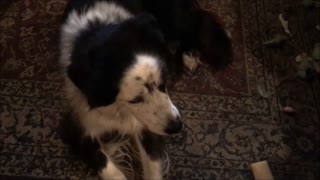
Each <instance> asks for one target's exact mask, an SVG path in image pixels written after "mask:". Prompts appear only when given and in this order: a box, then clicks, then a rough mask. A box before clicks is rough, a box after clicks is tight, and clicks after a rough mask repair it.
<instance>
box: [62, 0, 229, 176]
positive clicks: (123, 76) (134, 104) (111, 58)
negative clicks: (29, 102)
mask: <svg viewBox="0 0 320 180" xmlns="http://www.w3.org/2000/svg"><path fill="white" fill-rule="evenodd" d="M170 44H175V48H174V49H175V50H174V51H172V49H170V48H169V46H170ZM230 51H231V45H230V41H229V38H228V37H227V35H226V33H225V31H224V30H223V28H222V27H221V26H220V25H219V23H217V21H216V20H215V19H214V17H213V16H212V15H210V14H209V13H208V12H205V11H203V10H201V9H200V7H199V6H198V4H197V2H196V1H195V0H71V1H70V2H69V4H68V5H67V8H66V10H65V14H64V17H63V24H62V27H61V37H60V63H61V65H62V67H63V74H64V77H65V91H66V97H67V99H68V102H69V105H70V108H71V113H70V114H71V116H70V118H68V119H67V120H66V121H65V122H64V123H65V124H64V125H63V126H64V127H63V128H64V129H63V133H64V140H65V141H66V142H67V143H68V144H70V145H71V147H72V148H73V149H74V150H75V151H76V152H77V153H78V155H80V156H81V157H82V158H83V160H84V161H85V162H86V163H87V164H88V165H89V166H90V167H91V168H94V169H95V170H96V171H97V172H98V173H99V175H100V177H101V178H102V179H113V180H114V179H134V178H135V177H136V176H135V175H134V174H138V170H136V169H139V168H138V167H140V169H141V177H142V178H143V179H162V178H163V170H164V166H165V165H166V162H168V161H166V153H165V151H164V146H163V144H164V143H163V139H162V137H163V136H164V135H171V134H174V133H178V132H179V131H180V129H181V128H182V121H181V118H180V114H179V112H178V110H177V108H176V106H175V105H174V104H173V103H172V102H171V100H170V97H169V95H168V92H167V89H166V82H167V79H168V78H170V77H171V76H172V75H173V74H175V73H176V72H178V71H179V69H180V68H181V66H182V65H183V63H182V62H183V61H182V54H183V53H188V52H198V55H199V56H200V58H201V59H203V60H204V61H205V62H207V63H209V64H212V65H214V67H223V66H225V65H227V64H229V62H230V59H231V58H230V56H229V54H230ZM139 164H140V165H139ZM133 166H135V167H133Z"/></svg>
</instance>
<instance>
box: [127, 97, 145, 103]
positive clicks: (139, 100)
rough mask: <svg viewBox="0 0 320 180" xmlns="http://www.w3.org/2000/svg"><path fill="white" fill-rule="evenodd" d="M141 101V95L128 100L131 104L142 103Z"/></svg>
mask: <svg viewBox="0 0 320 180" xmlns="http://www.w3.org/2000/svg"><path fill="white" fill-rule="evenodd" d="M142 102H143V97H142V96H137V97H136V98H134V99H133V100H131V101H129V103H131V104H137V103H142Z"/></svg>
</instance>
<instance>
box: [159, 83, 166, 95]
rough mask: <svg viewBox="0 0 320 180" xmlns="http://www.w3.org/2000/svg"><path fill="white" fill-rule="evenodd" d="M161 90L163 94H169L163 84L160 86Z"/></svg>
mask: <svg viewBox="0 0 320 180" xmlns="http://www.w3.org/2000/svg"><path fill="white" fill-rule="evenodd" d="M159 90H160V91H161V92H164V93H166V92H167V88H166V85H165V84H161V85H160V86H159Z"/></svg>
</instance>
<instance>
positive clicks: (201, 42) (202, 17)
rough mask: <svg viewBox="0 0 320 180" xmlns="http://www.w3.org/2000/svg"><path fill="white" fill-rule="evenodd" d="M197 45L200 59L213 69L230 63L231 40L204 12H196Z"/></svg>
mask: <svg viewBox="0 0 320 180" xmlns="http://www.w3.org/2000/svg"><path fill="white" fill-rule="evenodd" d="M197 19H198V27H197V28H198V32H197V43H198V47H199V51H200V56H201V58H202V59H203V60H204V61H205V62H206V63H208V64H210V65H212V66H213V67H214V68H224V67H226V66H227V65H229V64H230V63H231V62H232V44H231V39H230V38H229V37H228V34H227V33H226V31H225V30H224V28H223V26H222V25H221V24H220V23H219V22H218V20H217V19H216V17H215V16H214V15H213V14H211V13H209V12H206V11H204V10H201V11H198V12H197Z"/></svg>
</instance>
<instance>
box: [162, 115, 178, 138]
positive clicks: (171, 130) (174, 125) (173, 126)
mask: <svg viewBox="0 0 320 180" xmlns="http://www.w3.org/2000/svg"><path fill="white" fill-rule="evenodd" d="M181 128H182V122H181V119H180V117H178V118H177V119H175V120H170V121H169V123H168V125H167V128H166V129H165V130H164V132H165V133H167V134H175V133H178V132H179V131H180V130H181Z"/></svg>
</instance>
